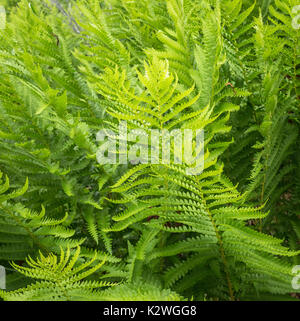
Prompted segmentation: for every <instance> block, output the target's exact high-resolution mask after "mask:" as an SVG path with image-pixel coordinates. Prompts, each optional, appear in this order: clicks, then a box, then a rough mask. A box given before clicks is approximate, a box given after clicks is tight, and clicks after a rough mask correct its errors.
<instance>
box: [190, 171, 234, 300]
mask: <svg viewBox="0 0 300 321" xmlns="http://www.w3.org/2000/svg"><path fill="white" fill-rule="evenodd" d="M196 181H197V183H199V181H198V177H197V178H196ZM199 191H200V193H201V198H202V200H203V203H204V205H205V207H206V211H207V213H208V216H209V219H210V220H211V223H212V225H213V227H214V230H215V233H216V237H217V239H218V243H219V250H220V255H221V260H222V262H223V265H224V271H225V275H226V281H227V286H228V292H229V296H230V300H231V301H235V297H234V292H233V287H232V282H231V279H230V273H229V267H228V262H227V259H226V256H225V250H224V244H223V240H222V237H221V235H220V233H219V230H218V228H217V225H216V222H215V220H214V218H213V216H212V214H211V212H210V210H209V209H208V207H207V206H206V205H207V204H206V200H205V198H204V196H203V194H202V191H201V188H200V187H199Z"/></svg>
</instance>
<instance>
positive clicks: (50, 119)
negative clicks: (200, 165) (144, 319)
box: [0, 0, 300, 300]
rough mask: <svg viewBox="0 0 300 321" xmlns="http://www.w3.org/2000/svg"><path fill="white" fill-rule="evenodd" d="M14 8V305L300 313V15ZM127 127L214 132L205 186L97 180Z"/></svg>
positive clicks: (153, 169)
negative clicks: (226, 306)
mask: <svg viewBox="0 0 300 321" xmlns="http://www.w3.org/2000/svg"><path fill="white" fill-rule="evenodd" d="M16 3H18V4H17V5H16ZM3 4H4V3H3ZM5 5H6V7H7V12H8V16H7V23H6V26H5V29H3V30H0V171H1V175H0V265H3V266H4V267H5V268H6V270H7V289H6V290H0V298H2V299H4V300H191V299H193V300H284V299H287V300H289V299H292V296H294V297H295V296H296V295H295V292H296V290H295V289H293V287H292V279H293V277H294V276H295V275H294V274H293V272H292V269H293V267H294V266H295V265H297V264H300V260H299V253H300V245H299V239H300V220H299V217H300V149H299V146H298V141H299V137H298V136H299V129H300V107H299V96H300V94H299V55H298V54H299V29H298V30H297V29H295V28H294V27H293V25H292V20H293V19H294V17H295V15H296V13H293V12H292V9H293V7H294V6H296V5H297V1H296V0H273V1H270V0H269V1H266V0H263V1H257V2H253V1H247V0H222V1H218V0H151V1H150V0H130V1H129V0H102V1H100V0H76V1H75V0H74V1H51V0H43V1H38V0H30V1H29V0H21V1H5ZM299 20H300V19H299ZM299 23H300V22H299ZM120 121H127V126H128V128H129V129H138V130H139V129H143V130H145V131H147V132H148V131H150V130H151V129H159V130H163V129H165V130H171V129H178V130H183V129H185V128H191V129H194V130H200V129H203V130H204V170H203V172H202V173H201V174H200V175H187V173H186V169H187V168H188V165H189V164H188V163H186V162H184V163H183V164H181V165H179V164H175V163H171V164H130V163H128V164H123V165H121V164H120V165H118V164H105V165H103V164H100V163H98V162H97V158H96V155H97V150H98V148H99V142H97V140H96V134H97V132H98V131H99V130H100V129H103V128H110V129H111V130H112V131H113V132H115V131H117V129H118V126H119V123H120ZM172 152H173V153H175V148H173V149H172ZM171 159H172V158H171ZM291 294H292V296H291Z"/></svg>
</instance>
